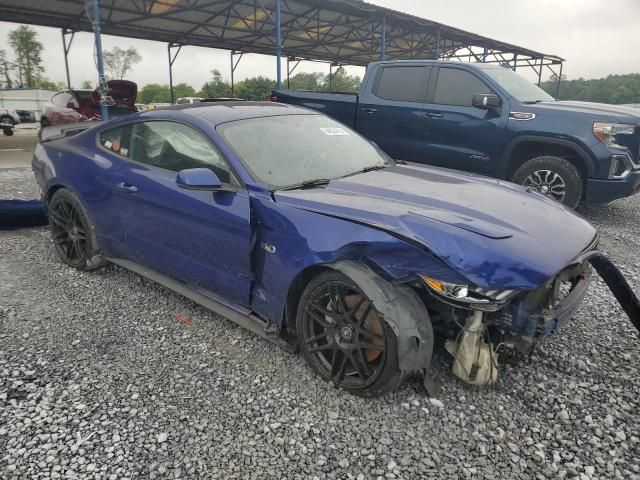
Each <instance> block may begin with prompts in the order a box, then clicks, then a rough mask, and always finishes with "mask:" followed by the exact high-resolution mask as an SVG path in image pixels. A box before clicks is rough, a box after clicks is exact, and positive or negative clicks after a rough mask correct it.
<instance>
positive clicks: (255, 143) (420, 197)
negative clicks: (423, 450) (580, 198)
mask: <svg viewBox="0 0 640 480" xmlns="http://www.w3.org/2000/svg"><path fill="white" fill-rule="evenodd" d="M33 170H34V172H35V175H36V178H37V180H38V183H39V185H40V187H41V189H42V192H43V197H44V199H45V200H46V202H47V205H48V210H49V218H50V226H51V233H52V236H53V240H54V243H55V246H56V248H57V251H58V253H59V255H60V257H61V259H62V261H64V262H65V263H67V264H68V265H70V266H72V267H75V268H78V269H81V270H86V269H91V268H96V267H99V266H101V265H103V264H104V263H105V262H112V263H115V264H118V265H121V266H123V267H125V268H128V269H130V270H132V271H134V272H137V273H139V274H141V275H144V276H147V277H149V278H151V279H153V280H155V281H157V282H159V283H161V284H163V285H165V286H167V287H168V288H170V289H173V290H175V291H177V292H179V293H181V294H183V295H185V296H187V297H189V298H191V299H193V300H194V301H196V302H198V303H200V304H202V305H205V306H206V307H208V308H211V309H212V310H214V311H217V312H219V313H221V314H223V315H225V316H226V317H227V318H229V319H231V320H233V321H236V322H238V323H240V324H241V325H243V326H245V327H247V328H249V329H251V330H252V331H254V332H256V333H258V334H260V335H263V336H265V337H266V338H269V339H270V340H272V341H274V342H276V343H278V344H280V345H282V346H284V347H285V348H290V349H296V348H299V349H300V350H301V351H302V353H303V355H304V357H305V359H306V361H307V362H308V363H309V365H310V367H311V368H312V369H313V370H314V371H315V372H316V373H317V374H318V375H319V376H320V377H322V378H324V379H326V380H330V381H332V382H334V383H335V384H337V385H339V386H340V387H342V388H345V389H347V390H349V391H352V392H354V393H357V394H361V395H368V396H373V395H379V394H381V393H384V392H387V391H390V390H393V389H395V388H396V387H397V386H398V385H399V384H400V382H401V381H402V378H403V377H404V376H405V375H406V374H407V373H411V372H416V371H424V372H428V367H429V364H430V360H431V354H432V349H433V343H434V336H442V337H444V338H445V339H446V342H447V343H446V348H447V350H448V351H449V352H450V353H451V354H452V355H453V357H454V361H453V372H454V373H455V374H456V375H457V376H459V377H460V378H462V379H464V380H465V381H468V382H471V383H476V384H483V383H490V382H493V381H495V379H496V375H497V372H498V368H497V367H498V358H499V355H500V354H502V353H503V352H504V351H507V350H513V351H521V352H526V351H528V350H530V349H531V348H533V347H534V345H535V344H536V342H537V341H538V340H539V339H540V338H541V337H543V336H546V335H549V334H551V333H553V332H554V331H556V330H557V329H558V327H560V326H561V325H562V324H563V323H565V322H566V321H567V320H568V319H569V318H570V317H571V316H572V315H573V314H574V312H575V311H576V309H577V308H578V306H579V303H580V301H581V299H582V298H583V296H584V295H585V293H586V291H587V286H588V282H589V278H590V275H591V270H592V268H591V265H592V266H594V267H595V268H596V269H597V270H598V272H599V273H600V274H601V275H602V276H603V278H604V279H605V281H606V282H607V284H608V285H609V286H610V288H611V290H612V291H613V292H614V294H615V295H616V297H617V298H618V300H619V301H620V303H621V304H622V306H623V308H624V309H625V311H626V312H627V314H628V315H629V316H630V318H631V319H632V321H633V322H634V324H635V325H636V327H638V326H640V307H639V306H638V301H637V299H636V297H635V295H634V294H633V292H632V291H631V289H630V288H629V286H628V284H627V283H626V282H625V280H624V278H623V277H622V275H621V274H620V272H619V270H618V269H617V268H616V267H615V266H614V265H613V264H612V263H611V262H610V261H609V260H608V259H607V258H606V257H605V256H604V255H603V254H601V253H600V252H598V251H597V250H596V245H597V235H596V231H595V230H594V229H593V227H591V226H590V225H589V224H588V223H587V222H586V221H585V220H584V219H582V218H581V217H579V216H577V215H576V214H574V213H572V212H571V211H569V210H567V209H566V208H564V207H563V206H562V205H560V204H558V203H555V202H554V201H552V200H550V199H548V198H546V197H544V196H542V195H540V194H538V193H535V192H532V191H528V190H526V189H525V188H522V187H519V186H515V185H512V184H509V183H505V182H502V181H499V180H494V179H489V178H484V177H479V176H471V175H468V174H462V173H459V172H454V171H449V170H446V169H438V168H433V167H418V166H413V165H407V164H403V163H397V162H394V161H393V160H391V159H390V158H388V157H387V156H386V155H385V154H384V153H383V152H382V151H381V150H380V149H378V148H377V147H376V146H375V145H373V144H371V143H369V142H368V141H367V140H365V139H364V138H363V137H361V136H360V135H359V134H357V133H356V132H354V131H352V130H350V129H349V128H347V127H345V126H344V125H342V124H340V123H337V122H336V121H334V120H332V119H331V118H329V117H327V116H324V115H321V114H318V113H317V112H312V111H309V110H305V109H301V108H296V107H290V106H286V105H279V104H273V103H260V102H259V103H250V102H226V103H219V104H206V103H201V104H194V105H185V106H181V107H173V108H170V109H166V110H156V111H153V112H145V113H140V114H134V115H130V116H127V117H124V118H120V119H117V120H114V121H111V122H106V123H97V124H94V125H93V126H92V125H91V124H77V125H69V126H62V127H50V128H47V129H45V130H43V131H42V132H41V138H40V143H39V144H38V146H37V148H36V151H35V154H34V159H33ZM425 379H426V380H425V385H427V386H431V387H432V386H433V382H431V381H430V380H429V375H428V373H426V376H425Z"/></svg>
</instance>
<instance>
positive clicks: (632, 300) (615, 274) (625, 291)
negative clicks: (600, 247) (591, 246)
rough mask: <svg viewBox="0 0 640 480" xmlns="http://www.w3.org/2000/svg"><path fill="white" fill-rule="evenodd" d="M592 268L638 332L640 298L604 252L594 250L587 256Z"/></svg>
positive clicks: (639, 328)
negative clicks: (639, 298)
mask: <svg viewBox="0 0 640 480" xmlns="http://www.w3.org/2000/svg"><path fill="white" fill-rule="evenodd" d="M587 260H589V262H591V265H593V268H595V269H596V271H597V272H598V274H599V275H600V276H601V277H602V279H603V280H604V283H606V284H607V287H609V290H611V293H613V296H614V297H616V300H617V301H618V303H619V304H620V306H621V307H622V309H623V310H624V311H625V313H626V314H627V316H628V317H629V320H631V323H632V324H633V326H634V327H636V329H637V330H638V332H640V300H638V297H637V296H636V294H635V293H634V291H633V289H632V288H631V286H630V285H629V283H628V282H627V280H626V279H625V278H624V275H623V274H622V272H621V271H620V269H619V268H618V267H616V265H615V264H614V263H613V262H612V261H611V260H610V259H609V257H607V256H606V255H605V254H604V253H602V252H599V251H597V250H596V251H594V252H592V253H591V254H589V256H588V257H587Z"/></svg>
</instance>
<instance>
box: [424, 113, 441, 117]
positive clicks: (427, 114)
mask: <svg viewBox="0 0 640 480" xmlns="http://www.w3.org/2000/svg"><path fill="white" fill-rule="evenodd" d="M424 116H425V117H429V118H442V117H444V115H443V114H442V113H439V112H426V113H425V114H424Z"/></svg>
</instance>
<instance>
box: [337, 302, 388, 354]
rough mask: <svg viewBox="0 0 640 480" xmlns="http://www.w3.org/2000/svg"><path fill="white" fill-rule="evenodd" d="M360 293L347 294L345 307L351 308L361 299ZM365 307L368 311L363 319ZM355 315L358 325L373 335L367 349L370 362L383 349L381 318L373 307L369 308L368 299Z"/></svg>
mask: <svg viewBox="0 0 640 480" xmlns="http://www.w3.org/2000/svg"><path fill="white" fill-rule="evenodd" d="M361 299H362V296H361V295H357V294H355V295H347V296H346V297H345V298H344V301H345V303H346V304H347V308H353V307H355V306H356V305H358V303H359V302H360V301H361ZM367 309H368V310H369V313H368V314H367V317H366V318H365V319H363V318H362V316H363V315H364V314H365V313H366V311H367ZM355 317H356V318H357V319H358V320H359V321H360V325H361V326H362V329H363V330H367V331H369V332H371V333H372V334H373V335H374V338H373V341H372V342H371V347H369V348H368V349H367V351H366V352H367V362H369V363H371V362H373V361H375V360H376V359H377V358H378V357H379V356H380V355H381V354H382V352H383V351H384V340H383V338H384V326H383V325H382V320H381V319H380V316H379V315H378V312H377V311H376V309H375V308H369V301H367V300H365V301H364V302H363V303H362V305H361V306H360V308H358V310H357V311H356V312H355Z"/></svg>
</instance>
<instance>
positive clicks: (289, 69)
mask: <svg viewBox="0 0 640 480" xmlns="http://www.w3.org/2000/svg"><path fill="white" fill-rule="evenodd" d="M291 61H294V62H296V63H295V65H294V66H293V68H291V67H290V62H291ZM300 61H301V60H300V59H299V58H295V57H287V88H291V84H290V80H291V74H292V73H293V72H294V70H295V69H296V68H298V65H300Z"/></svg>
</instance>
